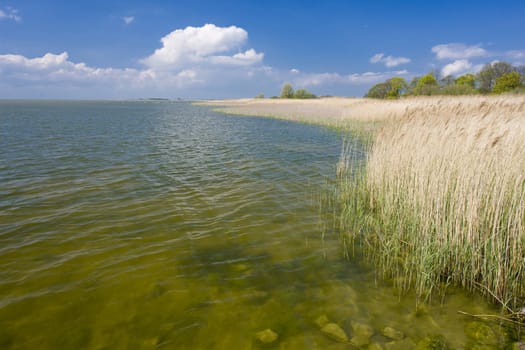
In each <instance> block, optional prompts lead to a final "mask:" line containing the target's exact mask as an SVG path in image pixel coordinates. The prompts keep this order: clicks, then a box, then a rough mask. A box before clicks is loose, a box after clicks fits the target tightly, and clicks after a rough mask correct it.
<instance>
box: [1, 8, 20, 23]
mask: <svg viewBox="0 0 525 350" xmlns="http://www.w3.org/2000/svg"><path fill="white" fill-rule="evenodd" d="M3 19H11V20H13V21H15V22H20V21H22V17H20V15H19V14H18V10H17V9H14V8H12V7H7V8H5V9H4V10H2V9H0V20H3Z"/></svg>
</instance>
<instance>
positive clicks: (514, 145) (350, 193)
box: [339, 98, 525, 308]
mask: <svg viewBox="0 0 525 350" xmlns="http://www.w3.org/2000/svg"><path fill="white" fill-rule="evenodd" d="M419 101H422V102H421V103H419V104H415V107H412V108H406V109H405V110H404V112H403V113H402V114H400V115H399V116H398V117H396V118H393V119H392V121H390V122H387V123H386V124H385V125H384V127H383V128H382V129H381V130H379V131H378V132H377V133H376V135H375V138H374V141H373V144H372V145H371V147H370V150H369V153H368V160H367V163H366V165H365V166H364V167H362V168H361V169H360V171H357V172H356V171H353V174H352V175H351V176H348V177H346V178H345V179H344V181H343V182H342V184H341V189H342V191H341V193H340V196H341V201H342V221H343V224H344V227H345V232H346V235H348V237H350V238H351V239H353V240H357V241H358V242H361V243H362V244H363V247H364V251H365V254H366V255H367V256H368V257H369V258H370V259H371V260H372V261H373V262H374V263H375V264H376V265H377V266H378V267H379V270H380V271H381V272H382V273H383V274H384V275H387V276H390V277H395V280H396V281H397V282H398V283H399V285H400V286H401V287H404V288H408V287H415V289H416V290H417V292H418V294H419V295H420V296H422V297H428V296H429V295H431V294H432V291H433V290H435V289H436V288H441V287H442V286H443V285H447V284H456V285H461V286H464V287H465V288H467V289H469V290H480V291H481V292H482V293H484V294H486V295H487V296H489V297H491V298H494V299H497V300H498V301H499V302H501V303H502V304H504V305H506V306H508V307H515V308H517V307H521V306H523V305H524V304H525V299H524V298H525V101H524V100H517V99H510V100H509V99H505V98H500V99H487V98H462V99H433V100H431V99H427V100H424V99H423V100H419ZM345 157H347V158H348V156H345ZM343 162H345V160H344V159H343ZM339 167H340V168H343V169H344V168H348V167H349V166H348V165H345V166H342V165H340V166H339Z"/></svg>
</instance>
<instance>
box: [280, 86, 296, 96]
mask: <svg viewBox="0 0 525 350" xmlns="http://www.w3.org/2000/svg"><path fill="white" fill-rule="evenodd" d="M293 96H294V90H293V87H292V84H290V83H286V84H284V85H283V87H282V89H281V98H293Z"/></svg>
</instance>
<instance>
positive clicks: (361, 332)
mask: <svg viewBox="0 0 525 350" xmlns="http://www.w3.org/2000/svg"><path fill="white" fill-rule="evenodd" d="M352 330H353V331H354V336H353V337H352V344H355V345H357V346H365V345H368V344H370V337H371V336H372V335H373V334H374V329H373V328H372V327H370V326H369V325H367V324H364V323H359V322H354V321H352Z"/></svg>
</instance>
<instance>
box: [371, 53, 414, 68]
mask: <svg viewBox="0 0 525 350" xmlns="http://www.w3.org/2000/svg"><path fill="white" fill-rule="evenodd" d="M410 61H411V60H410V58H407V57H393V56H385V54H384V53H378V54H375V55H374V56H372V57H371V58H370V62H371V63H383V64H384V65H385V66H387V67H396V66H399V65H402V64H407V63H410Z"/></svg>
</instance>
